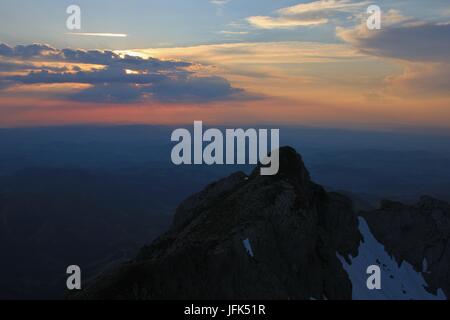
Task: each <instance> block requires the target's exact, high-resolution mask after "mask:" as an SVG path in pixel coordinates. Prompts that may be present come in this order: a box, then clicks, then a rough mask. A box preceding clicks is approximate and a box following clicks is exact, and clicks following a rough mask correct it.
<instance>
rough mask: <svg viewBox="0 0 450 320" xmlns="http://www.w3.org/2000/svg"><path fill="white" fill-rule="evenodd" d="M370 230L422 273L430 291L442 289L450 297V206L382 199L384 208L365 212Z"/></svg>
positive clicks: (425, 199) (429, 201)
mask: <svg viewBox="0 0 450 320" xmlns="http://www.w3.org/2000/svg"><path fill="white" fill-rule="evenodd" d="M362 215H363V216H364V218H365V219H366V220H367V222H368V224H369V226H370V229H371V230H372V232H373V234H374V235H375V237H376V238H377V239H378V241H380V242H381V243H382V244H383V245H384V246H385V249H386V251H387V252H388V253H389V254H391V255H393V256H394V257H395V259H396V261H397V262H398V263H399V264H400V263H402V262H403V261H407V262H409V263H410V264H411V265H412V266H413V267H414V269H415V270H416V271H417V272H422V275H423V277H424V279H425V280H426V282H427V284H428V290H429V291H430V292H431V293H433V294H435V293H436V292H437V290H438V289H439V288H441V289H442V290H443V291H444V293H445V295H446V296H447V297H450V243H449V240H450V205H449V204H448V203H446V202H443V201H439V200H436V199H433V198H431V197H422V198H421V200H420V201H419V202H418V203H417V204H414V205H405V204H402V203H399V202H393V201H386V200H385V201H383V202H382V204H381V208H380V209H378V210H374V211H368V212H363V213H362Z"/></svg>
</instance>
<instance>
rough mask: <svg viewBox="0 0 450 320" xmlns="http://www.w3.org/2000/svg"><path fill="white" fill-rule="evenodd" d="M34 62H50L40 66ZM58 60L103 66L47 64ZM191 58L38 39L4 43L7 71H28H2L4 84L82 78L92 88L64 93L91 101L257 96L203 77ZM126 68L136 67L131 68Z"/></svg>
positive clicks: (0, 56) (0, 58)
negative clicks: (61, 45) (128, 52)
mask: <svg viewBox="0 0 450 320" xmlns="http://www.w3.org/2000/svg"><path fill="white" fill-rule="evenodd" d="M32 62H44V66H42V67H41V66H39V67H36V65H34V64H33V63H32ZM52 62H53V63H54V62H66V63H71V64H77V63H79V64H94V65H99V68H98V69H93V70H89V71H82V70H81V68H79V67H77V66H75V67H71V68H70V69H69V68H67V67H53V66H46V65H45V64H46V63H47V64H51V63H52ZM190 66H192V64H191V63H189V62H181V61H163V60H159V59H154V58H148V59H144V58H141V57H135V56H130V55H125V56H121V55H118V54H116V53H114V52H112V51H99V50H74V49H62V50H59V49H55V48H52V47H50V46H48V45H43V44H32V45H18V46H16V47H11V46H8V45H6V44H0V67H1V70H3V71H24V70H26V71H28V72H27V73H26V74H25V75H23V74H20V75H12V76H11V75H9V76H0V89H3V88H6V87H9V86H12V85H16V84H55V83H56V84H57V83H79V84H89V85H90V87H89V88H87V89H84V90H81V91H80V92H78V93H77V94H70V95H66V96H65V97H64V98H66V99H70V100H76V101H89V102H108V103H120V102H135V101H144V100H146V99H156V100H158V101H162V102H173V103H177V102H185V103H186V102H195V103H203V102H211V101H222V100H235V99H249V98H252V97H251V96H250V95H249V94H247V93H246V92H245V91H244V90H242V89H238V88H234V87H233V86H232V85H231V84H230V83H229V82H228V81H227V80H226V79H225V78H222V77H218V76H200V75H198V74H196V73H195V72H193V71H189V70H188V67H190ZM126 70H132V71H134V72H133V73H129V72H127V71H126Z"/></svg>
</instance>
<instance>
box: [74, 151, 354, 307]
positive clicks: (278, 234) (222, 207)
mask: <svg viewBox="0 0 450 320" xmlns="http://www.w3.org/2000/svg"><path fill="white" fill-rule="evenodd" d="M360 241H361V234H360V233H359V230H358V221H357V217H356V215H355V213H354V212H353V210H352V204H351V201H350V200H349V199H348V198H347V197H345V196H342V195H339V194H336V193H328V192H326V191H325V190H324V189H323V188H322V187H321V186H319V185H317V184H315V183H314V182H312V181H311V179H310V176H309V173H308V171H307V170H306V168H305V166H304V164H303V161H302V158H301V157H300V155H298V154H297V153H296V152H295V150H293V149H292V148H288V147H285V148H282V149H281V150H280V171H279V173H278V174H277V175H276V176H261V175H260V174H259V168H256V169H255V170H254V172H253V173H252V174H251V175H250V176H246V175H245V174H244V173H236V174H233V175H231V176H230V177H228V178H225V179H223V180H221V181H218V182H216V183H214V184H212V185H210V186H208V187H207V188H206V189H205V190H204V191H202V192H200V193H198V194H196V195H194V196H192V197H190V198H189V199H187V200H186V201H184V202H183V203H182V204H181V205H180V206H179V208H178V210H177V212H176V215H175V219H174V221H173V225H172V227H171V228H170V230H169V231H168V232H167V233H166V234H164V235H163V236H161V237H160V238H159V239H157V240H156V241H155V242H154V243H153V244H152V245H150V246H148V247H145V248H143V249H142V250H141V252H140V253H139V255H138V256H137V257H136V258H135V259H134V260H133V261H130V262H129V263H127V264H125V265H123V266H121V267H120V268H119V269H117V270H113V271H111V272H109V273H105V274H103V275H101V276H100V277H99V278H98V279H96V280H95V281H94V282H92V283H91V284H90V285H88V286H87V287H86V288H85V289H84V290H83V291H81V293H79V294H77V295H74V296H72V298H81V299H310V298H316V299H323V298H327V299H351V297H352V284H351V282H350V280H349V277H348V275H347V273H346V272H345V270H344V269H343V267H342V264H341V262H340V261H339V259H338V257H337V256H338V255H340V256H342V257H349V256H355V255H356V254H357V251H358V247H359V244H360Z"/></svg>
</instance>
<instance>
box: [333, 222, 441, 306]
mask: <svg viewBox="0 0 450 320" xmlns="http://www.w3.org/2000/svg"><path fill="white" fill-rule="evenodd" d="M359 230H360V231H361V234H362V235H363V237H364V242H362V243H361V245H360V247H359V254H358V256H357V257H356V258H351V257H350V260H351V263H350V264H348V263H347V262H346V261H345V259H344V258H343V257H341V256H340V255H339V254H338V255H337V256H338V258H339V260H340V261H341V263H342V265H343V267H344V269H345V270H346V271H347V273H348V275H349V278H350V280H351V282H352V285H353V293H352V296H353V299H354V300H446V296H445V294H444V293H443V291H442V290H441V289H439V290H438V293H437V295H433V294H431V293H429V292H428V291H426V289H425V288H426V287H427V284H426V282H425V280H424V278H423V276H422V274H421V273H419V272H416V271H415V270H414V268H413V267H412V266H411V265H410V264H409V263H407V262H403V263H402V264H401V265H400V266H399V265H398V263H397V262H396V261H395V260H394V259H393V258H392V257H391V256H390V255H389V254H388V253H387V252H386V251H385V249H384V246H383V245H382V244H381V243H379V242H378V241H377V240H376V239H375V237H374V236H373V234H372V233H371V231H370V229H369V226H368V224H367V222H366V221H365V220H364V219H363V218H360V219H359ZM371 265H378V266H379V267H380V269H381V290H369V289H368V288H367V284H366V283H367V279H368V278H369V276H370V275H368V274H367V273H366V271H367V268H368V267H369V266H371ZM424 267H425V268H424V269H425V270H426V269H427V266H424Z"/></svg>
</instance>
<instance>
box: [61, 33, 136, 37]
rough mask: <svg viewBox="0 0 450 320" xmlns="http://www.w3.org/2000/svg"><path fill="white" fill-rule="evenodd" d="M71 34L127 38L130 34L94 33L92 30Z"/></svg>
mask: <svg viewBox="0 0 450 320" xmlns="http://www.w3.org/2000/svg"><path fill="white" fill-rule="evenodd" d="M67 34H68V35H71V36H84V37H111V38H126V37H127V36H128V35H127V34H125V33H95V32H94V33H92V32H69V33H67Z"/></svg>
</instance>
